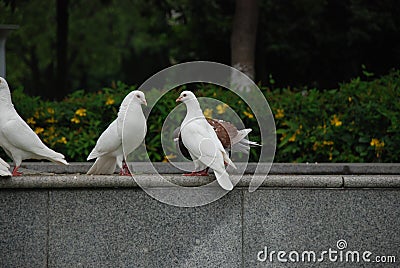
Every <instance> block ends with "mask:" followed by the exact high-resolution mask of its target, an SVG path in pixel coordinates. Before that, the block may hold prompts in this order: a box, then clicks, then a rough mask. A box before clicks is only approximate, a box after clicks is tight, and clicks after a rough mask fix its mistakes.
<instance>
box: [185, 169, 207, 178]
mask: <svg viewBox="0 0 400 268" xmlns="http://www.w3.org/2000/svg"><path fill="white" fill-rule="evenodd" d="M183 176H187V177H190V176H208V168H206V169H204V170H201V171H193V172H191V173H186V174H183Z"/></svg>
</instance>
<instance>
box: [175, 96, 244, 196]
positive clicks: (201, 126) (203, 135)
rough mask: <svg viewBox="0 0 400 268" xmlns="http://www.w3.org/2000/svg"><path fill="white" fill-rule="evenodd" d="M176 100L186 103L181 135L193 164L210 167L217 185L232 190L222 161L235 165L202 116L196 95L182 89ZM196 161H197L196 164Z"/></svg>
mask: <svg viewBox="0 0 400 268" xmlns="http://www.w3.org/2000/svg"><path fill="white" fill-rule="evenodd" d="M176 101H177V102H178V101H181V102H183V103H184V104H185V105H186V109H187V112H186V117H185V119H184V120H183V122H182V124H181V137H182V141H183V144H184V145H185V147H186V148H187V149H188V151H189V153H190V156H191V157H192V159H193V161H194V162H195V165H196V166H200V165H203V166H206V167H210V168H212V169H213V170H214V173H215V177H216V178H217V181H218V183H219V185H220V186H221V187H222V188H223V189H225V190H232V189H233V184H232V182H231V180H230V179H229V174H228V173H227V172H226V170H225V165H224V163H225V162H226V163H227V164H228V165H231V166H232V167H234V168H236V167H235V165H234V164H233V162H232V161H231V160H230V159H229V156H228V154H227V153H226V152H225V149H224V147H223V146H222V144H221V141H220V140H219V139H218V137H217V134H216V133H215V131H214V129H213V128H212V126H211V125H210V124H209V123H208V122H207V120H206V118H205V117H204V115H203V111H202V110H201V108H200V104H199V102H198V100H197V98H196V96H195V95H194V94H193V93H192V92H190V91H183V92H182V93H181V95H180V96H179V98H177V99H176ZM197 161H198V162H199V163H197V164H196V162H197Z"/></svg>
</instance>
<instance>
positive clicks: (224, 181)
mask: <svg viewBox="0 0 400 268" xmlns="http://www.w3.org/2000/svg"><path fill="white" fill-rule="evenodd" d="M214 174H215V177H216V178H217V181H218V184H219V185H220V186H221V187H222V188H224V189H225V190H227V191H230V190H232V189H233V184H232V182H231V180H230V179H229V174H228V172H226V170H223V171H222V172H220V171H217V170H214Z"/></svg>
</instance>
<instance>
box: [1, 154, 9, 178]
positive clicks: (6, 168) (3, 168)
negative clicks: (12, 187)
mask: <svg viewBox="0 0 400 268" xmlns="http://www.w3.org/2000/svg"><path fill="white" fill-rule="evenodd" d="M9 168H10V165H9V164H8V163H7V162H6V161H4V160H3V159H1V158H0V176H2V177H6V176H11V175H12V174H11V172H10V170H9Z"/></svg>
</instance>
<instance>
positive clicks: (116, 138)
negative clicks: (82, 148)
mask: <svg viewBox="0 0 400 268" xmlns="http://www.w3.org/2000/svg"><path fill="white" fill-rule="evenodd" d="M121 145H122V138H121V134H119V131H118V128H117V120H114V121H113V122H112V123H111V124H110V125H109V126H108V128H107V129H106V130H104V132H103V133H102V134H101V135H100V137H99V139H98V140H97V143H96V146H95V147H94V149H93V151H92V152H91V153H90V154H89V156H88V158H87V160H90V159H93V158H97V157H100V156H103V155H106V154H109V153H112V152H115V151H116V150H118V149H119V148H120V147H121Z"/></svg>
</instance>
